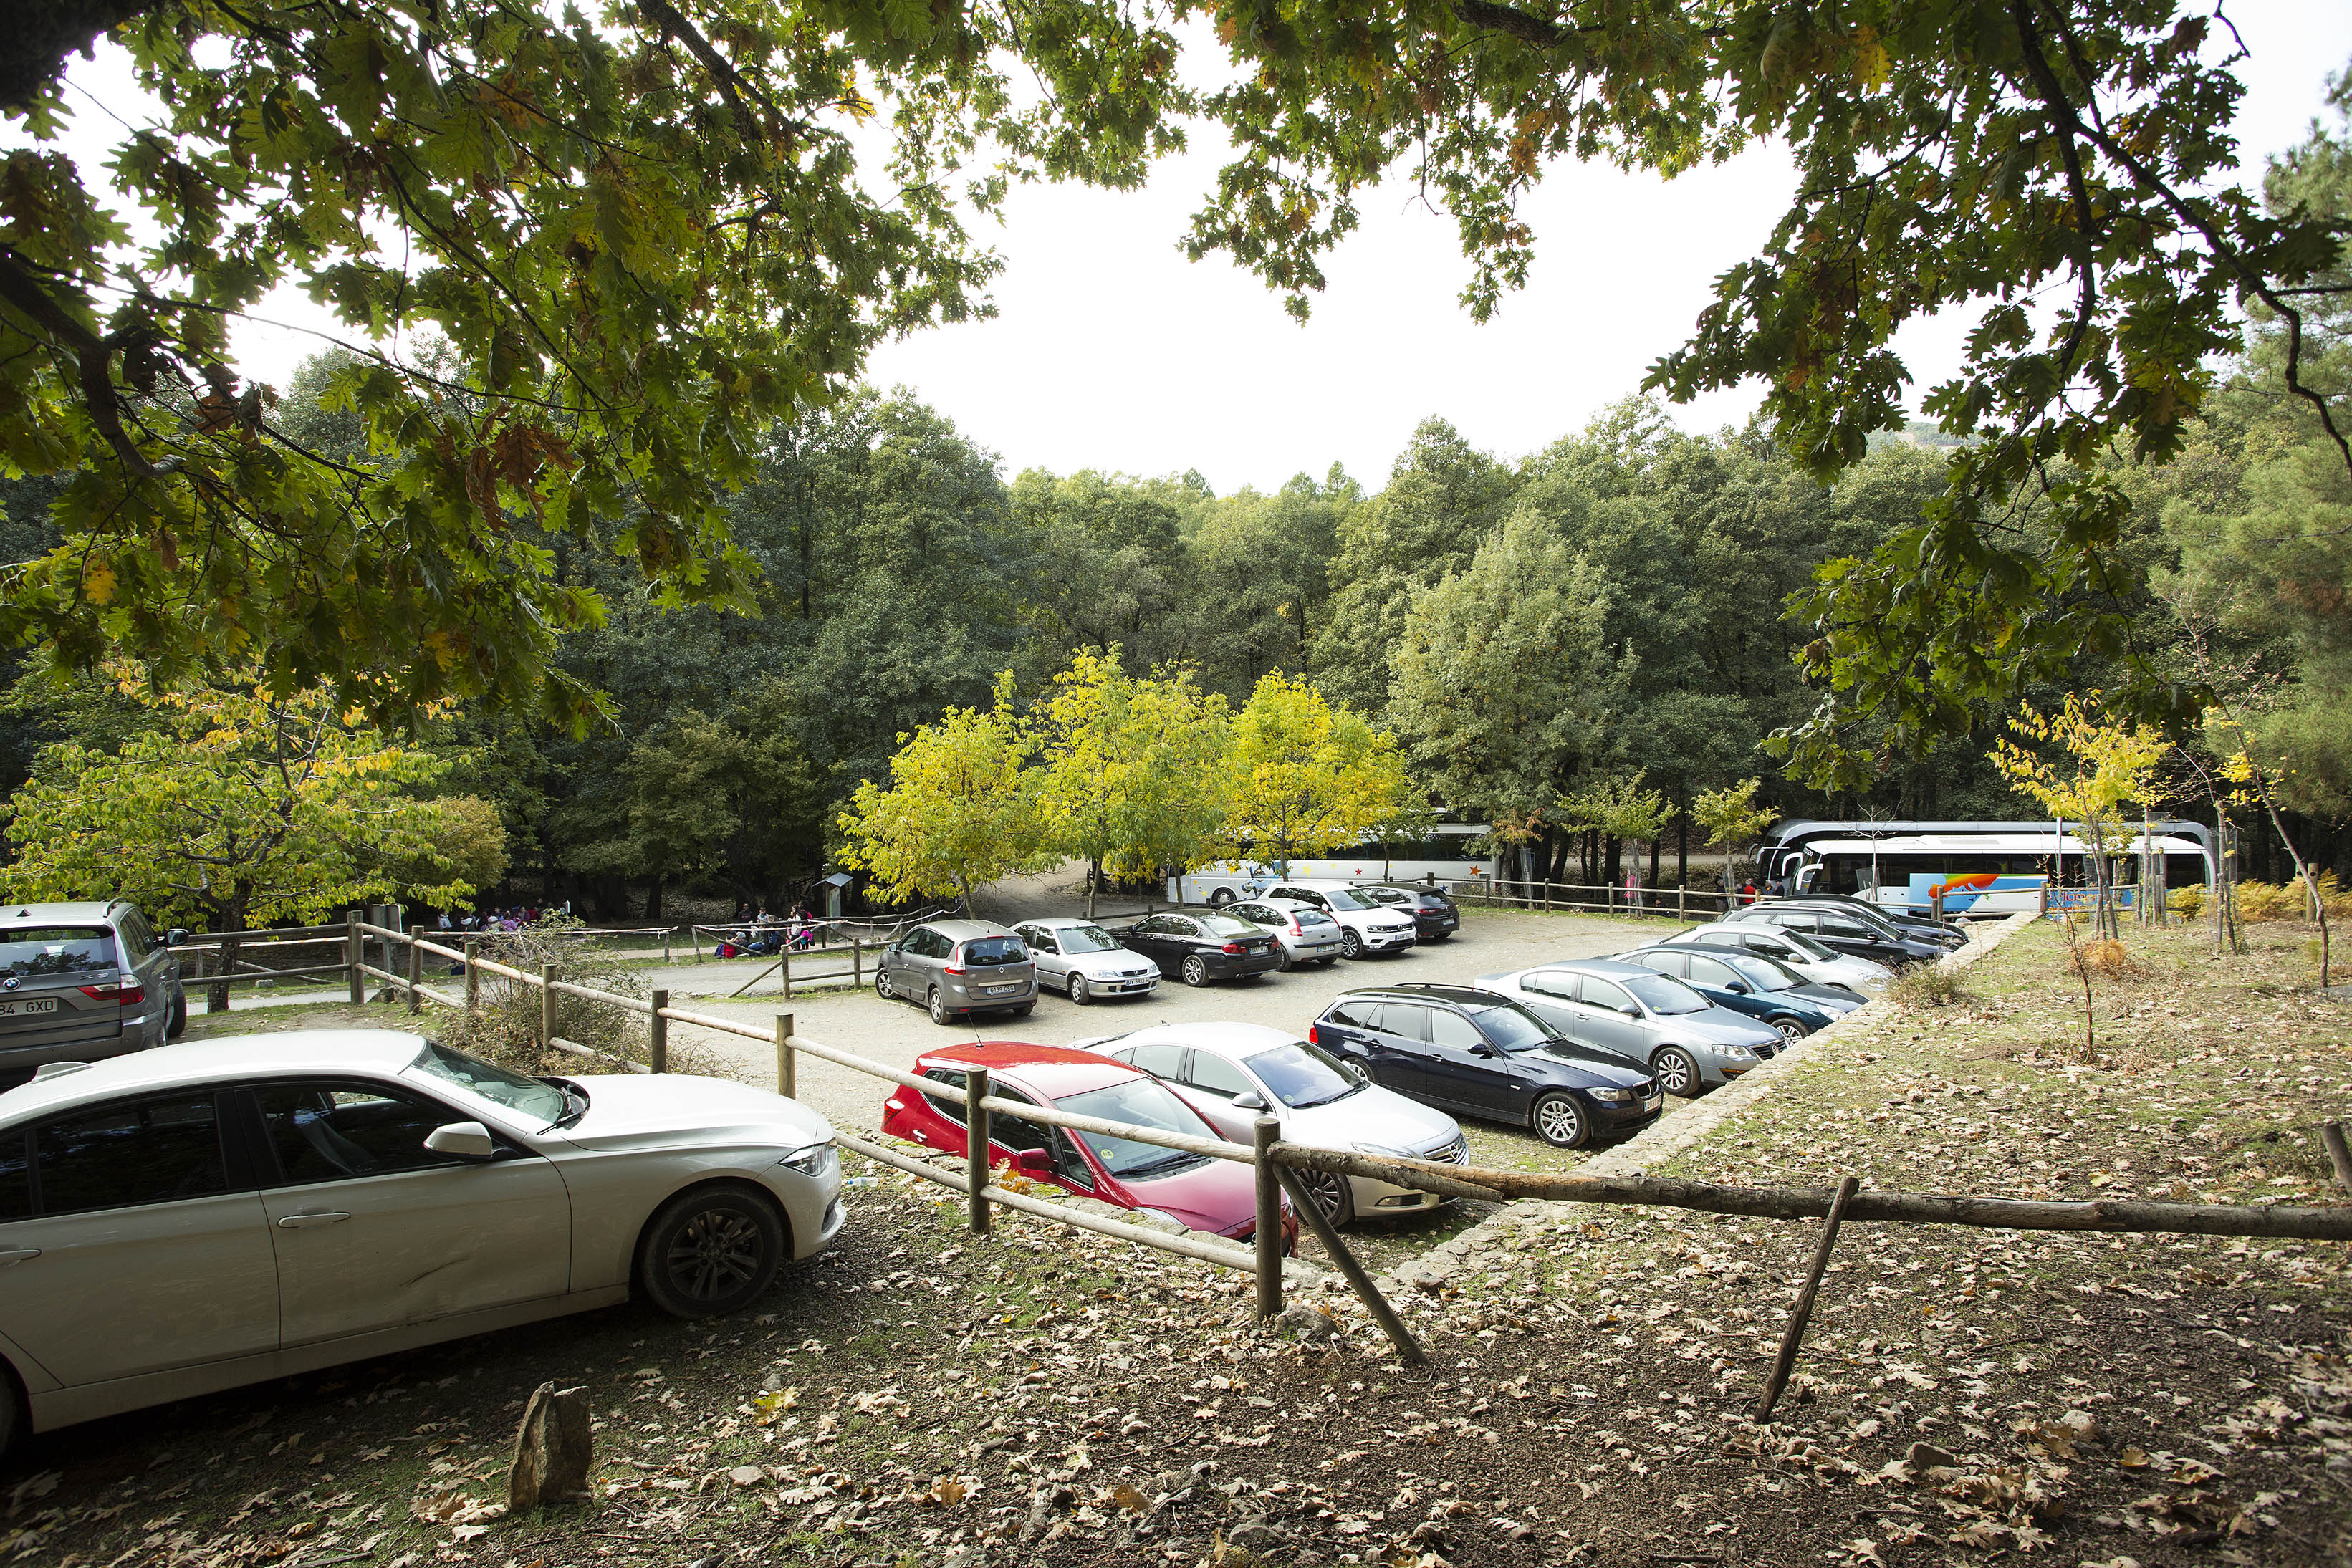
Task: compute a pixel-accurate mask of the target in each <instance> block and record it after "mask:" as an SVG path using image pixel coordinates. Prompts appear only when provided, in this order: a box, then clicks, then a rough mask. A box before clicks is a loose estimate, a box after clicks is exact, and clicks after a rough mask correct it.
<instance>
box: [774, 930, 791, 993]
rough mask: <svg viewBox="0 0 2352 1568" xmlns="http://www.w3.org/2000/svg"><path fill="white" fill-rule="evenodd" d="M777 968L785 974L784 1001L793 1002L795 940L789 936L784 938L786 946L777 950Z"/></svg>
mask: <svg viewBox="0 0 2352 1568" xmlns="http://www.w3.org/2000/svg"><path fill="white" fill-rule="evenodd" d="M776 966H777V967H779V968H781V969H782V970H783V972H784V1000H786V1001H791V1000H792V999H793V939H792V938H791V937H789V936H787V937H785V938H784V945H783V946H781V947H779V948H777V949H776Z"/></svg>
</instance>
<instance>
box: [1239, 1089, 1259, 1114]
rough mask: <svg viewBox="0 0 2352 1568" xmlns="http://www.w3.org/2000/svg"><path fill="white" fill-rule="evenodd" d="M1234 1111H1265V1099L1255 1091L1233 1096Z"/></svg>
mask: <svg viewBox="0 0 2352 1568" xmlns="http://www.w3.org/2000/svg"><path fill="white" fill-rule="evenodd" d="M1234 1110H1236V1111H1263V1110H1265V1096H1263V1095H1261V1094H1260V1093H1258V1092H1257V1091H1256V1090H1255V1089H1252V1090H1248V1091H1245V1092H1243V1093H1240V1094H1236V1095H1234Z"/></svg>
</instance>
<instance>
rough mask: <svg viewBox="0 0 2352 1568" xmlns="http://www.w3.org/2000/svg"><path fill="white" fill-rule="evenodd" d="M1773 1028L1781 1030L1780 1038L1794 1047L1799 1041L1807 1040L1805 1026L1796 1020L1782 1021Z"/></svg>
mask: <svg viewBox="0 0 2352 1568" xmlns="http://www.w3.org/2000/svg"><path fill="white" fill-rule="evenodd" d="M1772 1027H1773V1028H1774V1029H1777V1030H1780V1038H1781V1039H1782V1040H1785V1041H1786V1042H1787V1043H1789V1044H1790V1045H1794V1044H1796V1043H1797V1042H1798V1041H1799V1040H1802V1039H1804V1038H1805V1026H1804V1025H1803V1024H1801V1023H1799V1022H1798V1021H1797V1020H1796V1019H1781V1020H1780V1022H1778V1023H1776V1024H1774V1025H1773V1026H1772Z"/></svg>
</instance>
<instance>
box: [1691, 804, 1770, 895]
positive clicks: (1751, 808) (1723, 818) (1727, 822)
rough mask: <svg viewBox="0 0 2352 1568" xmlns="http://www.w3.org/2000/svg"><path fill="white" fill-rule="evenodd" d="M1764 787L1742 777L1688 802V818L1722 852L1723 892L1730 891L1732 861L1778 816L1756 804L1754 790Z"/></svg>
mask: <svg viewBox="0 0 2352 1568" xmlns="http://www.w3.org/2000/svg"><path fill="white" fill-rule="evenodd" d="M1763 787H1764V781H1763V780H1762V779H1741V780H1740V781H1739V782H1738V783H1737V784H1727V785H1725V786H1724V787H1723V788H1722V789H1707V790H1704V791H1702V792H1701V793H1700V794H1698V795H1697V796H1696V797H1695V798H1694V799H1693V800H1692V801H1691V807H1690V815H1691V821H1694V822H1696V823H1697V824H1698V826H1699V827H1700V828H1701V829H1702V830H1704V831H1705V832H1706V843H1707V847H1708V848H1710V849H1721V850H1722V851H1723V890H1724V891H1725V892H1726V893H1729V892H1730V891H1731V886H1732V882H1731V878H1732V867H1733V862H1736V861H1737V860H1738V855H1739V852H1740V851H1741V850H1744V849H1746V848H1747V847H1748V845H1749V844H1751V843H1753V842H1754V841H1755V840H1756V836H1757V835H1758V834H1759V833H1761V832H1762V831H1764V830H1765V829H1767V828H1769V827H1770V826H1771V825H1772V824H1773V822H1774V821H1777V820H1778V819H1779V817H1780V812H1778V811H1776V810H1773V809H1772V808H1771V807H1769V806H1764V805H1759V804H1758V803H1757V800H1756V792H1757V791H1758V790H1759V789H1762V788H1763Z"/></svg>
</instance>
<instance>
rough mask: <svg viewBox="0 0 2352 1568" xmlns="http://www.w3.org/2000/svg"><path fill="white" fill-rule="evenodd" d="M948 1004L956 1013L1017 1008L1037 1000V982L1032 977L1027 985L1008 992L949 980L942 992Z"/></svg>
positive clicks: (1015, 987)
mask: <svg viewBox="0 0 2352 1568" xmlns="http://www.w3.org/2000/svg"><path fill="white" fill-rule="evenodd" d="M944 994H945V995H946V997H947V998H948V1001H949V1003H950V1005H951V1006H952V1007H953V1008H954V1009H955V1010H956V1011H958V1012H986V1011H987V1010H988V1009H991V1008H1017V1007H1019V1006H1020V1005H1021V1004H1022V1003H1024V1002H1034V1001H1035V1000H1036V999H1037V980H1036V977H1034V976H1032V977H1030V978H1029V980H1028V981H1027V983H1025V984H1023V985H1018V986H1014V987H1013V988H1012V989H1010V990H998V989H995V988H992V987H987V986H968V985H964V984H962V983H961V982H960V981H956V980H950V981H949V982H948V983H947V988H946V990H945V992H944Z"/></svg>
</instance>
